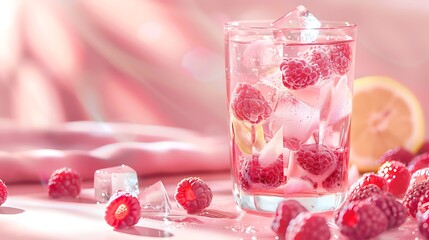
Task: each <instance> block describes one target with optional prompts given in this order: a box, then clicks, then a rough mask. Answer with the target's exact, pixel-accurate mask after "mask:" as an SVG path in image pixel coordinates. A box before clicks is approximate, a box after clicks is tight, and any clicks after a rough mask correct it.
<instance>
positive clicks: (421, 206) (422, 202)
mask: <svg viewBox="0 0 429 240" xmlns="http://www.w3.org/2000/svg"><path fill="white" fill-rule="evenodd" d="M428 210H429V191H426V192H425V193H424V194H423V196H421V197H420V199H419V203H418V204H417V212H418V213H419V212H420V213H425V212H427V211H428Z"/></svg>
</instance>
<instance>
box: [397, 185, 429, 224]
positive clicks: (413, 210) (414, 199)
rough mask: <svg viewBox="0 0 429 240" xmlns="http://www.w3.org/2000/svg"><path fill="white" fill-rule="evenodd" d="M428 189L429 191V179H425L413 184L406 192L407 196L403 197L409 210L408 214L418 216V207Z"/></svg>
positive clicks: (404, 203) (403, 202) (403, 201)
mask: <svg viewBox="0 0 429 240" xmlns="http://www.w3.org/2000/svg"><path fill="white" fill-rule="evenodd" d="M427 191H429V180H425V181H422V182H420V183H417V184H415V185H413V186H411V187H410V188H409V189H408V190H407V192H406V193H405V196H404V198H403V199H402V204H403V205H404V206H405V208H406V209H407V210H408V214H409V215H410V216H411V217H416V214H417V207H418V203H419V201H420V198H421V197H422V196H423V195H424V194H425V193H426V192H427Z"/></svg>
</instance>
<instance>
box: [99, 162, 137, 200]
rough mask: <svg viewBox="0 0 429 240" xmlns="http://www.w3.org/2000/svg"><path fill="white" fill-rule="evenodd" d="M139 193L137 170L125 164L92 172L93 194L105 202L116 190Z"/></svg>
mask: <svg viewBox="0 0 429 240" xmlns="http://www.w3.org/2000/svg"><path fill="white" fill-rule="evenodd" d="M119 190H120V191H124V192H130V193H133V194H136V195H138V194H139V183H138V177H137V172H136V171H135V170H134V169H132V168H131V167H129V166H127V165H121V166H116V167H110V168H103V169H98V170H97V171H95V173H94V196H95V200H97V201H98V202H107V201H108V200H109V198H110V196H112V194H113V193H115V192H116V191H119Z"/></svg>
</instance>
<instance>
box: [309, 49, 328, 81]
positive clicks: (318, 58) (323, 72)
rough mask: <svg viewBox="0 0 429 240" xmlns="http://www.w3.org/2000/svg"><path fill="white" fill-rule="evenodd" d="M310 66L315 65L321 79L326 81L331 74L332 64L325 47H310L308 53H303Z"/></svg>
mask: <svg viewBox="0 0 429 240" xmlns="http://www.w3.org/2000/svg"><path fill="white" fill-rule="evenodd" d="M304 59H306V60H307V61H308V62H309V63H310V65H315V66H316V67H317V68H316V70H317V72H318V74H319V76H320V78H321V79H328V78H329V77H330V76H331V73H332V64H331V59H330V56H329V49H328V48H327V47H322V46H316V47H311V48H310V49H309V51H307V52H305V53H304Z"/></svg>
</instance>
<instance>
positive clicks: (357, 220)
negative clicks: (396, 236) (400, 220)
mask: <svg viewBox="0 0 429 240" xmlns="http://www.w3.org/2000/svg"><path fill="white" fill-rule="evenodd" d="M337 224H338V225H339V227H340V231H341V233H342V234H343V235H345V236H347V237H348V238H349V239H350V240H363V239H370V238H372V237H375V236H377V235H379V234H381V233H382V232H384V231H386V229H387V224H388V220H387V217H386V215H384V213H383V212H382V210H380V209H379V208H378V207H377V206H375V205H374V204H372V203H369V202H365V201H353V202H348V203H347V204H346V205H344V206H343V208H342V209H341V211H340V212H339V215H338V221H337Z"/></svg>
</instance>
